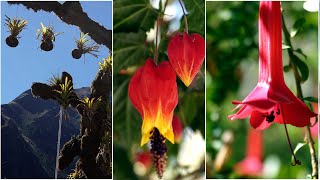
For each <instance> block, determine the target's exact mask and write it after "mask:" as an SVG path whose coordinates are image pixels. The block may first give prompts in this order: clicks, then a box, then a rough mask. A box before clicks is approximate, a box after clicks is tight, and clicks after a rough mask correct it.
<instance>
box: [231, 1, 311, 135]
mask: <svg viewBox="0 0 320 180" xmlns="http://www.w3.org/2000/svg"><path fill="white" fill-rule="evenodd" d="M281 25H282V24H281V10H280V2H276V1H272V2H270V1H261V2H260V11H259V78H258V84H257V86H256V87H255V88H254V89H253V91H252V92H251V93H250V94H249V95H248V96H247V97H246V98H245V99H244V100H243V101H242V102H239V101H233V104H238V106H237V107H236V108H235V109H238V108H240V109H239V111H238V112H237V113H236V114H233V115H230V116H229V118H231V120H234V119H243V118H246V117H248V116H251V117H250V124H251V126H252V127H254V128H257V129H266V128H268V127H269V126H270V125H271V123H272V122H276V123H280V124H291V125H293V126H296V127H303V126H306V125H308V124H309V123H310V118H311V117H314V116H316V115H317V114H315V113H313V112H312V111H310V110H309V108H308V107H307V106H306V105H305V104H304V103H303V102H302V101H301V100H300V99H298V98H297V97H296V96H295V95H294V94H293V93H292V92H291V91H290V90H289V89H288V87H287V86H286V84H285V82H284V77H283V69H282V41H281V40H282V38H281V35H282V34H281V30H282V27H281Z"/></svg>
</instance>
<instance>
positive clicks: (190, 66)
mask: <svg viewBox="0 0 320 180" xmlns="http://www.w3.org/2000/svg"><path fill="white" fill-rule="evenodd" d="M204 49H205V41H204V39H203V38H202V37H201V36H200V35H199V34H191V35H189V34H188V33H186V32H184V33H183V34H176V35H175V36H174V37H173V38H172V39H171V40H170V42H169V45H168V57H169V61H170V63H171V65H172V67H173V69H174V70H175V71H176V73H177V75H178V76H179V78H180V79H181V80H182V81H183V83H184V84H185V85H186V86H189V85H190V84H191V82H192V80H193V79H194V77H195V76H196V75H197V73H198V72H199V70H200V68H201V66H202V63H203V60H204V57H205V53H204Z"/></svg>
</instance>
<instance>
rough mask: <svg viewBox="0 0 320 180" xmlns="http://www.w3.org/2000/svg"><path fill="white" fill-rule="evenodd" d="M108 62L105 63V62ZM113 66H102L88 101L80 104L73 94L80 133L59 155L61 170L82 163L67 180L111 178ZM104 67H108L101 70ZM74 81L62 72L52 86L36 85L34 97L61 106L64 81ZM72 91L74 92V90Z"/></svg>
mask: <svg viewBox="0 0 320 180" xmlns="http://www.w3.org/2000/svg"><path fill="white" fill-rule="evenodd" d="M104 61H106V60H104ZM109 62H110V63H106V62H105V63H101V64H100V69H99V72H98V74H97V76H96V78H95V80H94V81H93V83H92V85H91V94H90V96H89V97H87V98H85V99H83V100H80V99H79V98H78V97H77V95H76V94H75V93H74V92H72V93H71V95H70V98H69V104H70V105H71V106H72V107H74V108H76V109H77V111H78V112H79V114H80V115H81V121H80V123H81V124H80V133H79V135H78V136H76V137H73V138H71V140H70V141H68V142H67V143H65V145H64V146H63V148H62V149H61V151H60V156H59V163H58V165H59V167H58V168H59V169H60V170H62V169H64V168H66V167H67V166H68V165H69V164H70V163H71V162H72V161H73V159H74V158H75V157H76V156H79V160H78V161H77V163H76V167H75V170H74V172H73V173H71V174H70V175H69V176H68V178H111V177H112V176H111V173H112V169H111V167H112V166H111V164H112V162H111V157H112V155H111V147H112V146H111V130H112V124H111V117H112V116H111V115H112V114H111V99H110V98H109V96H110V94H111V88H112V87H111V85H112V83H111V77H112V71H111V70H112V68H111V61H109ZM102 66H108V68H107V67H102ZM66 78H67V79H70V84H71V85H72V77H71V76H70V75H69V74H68V73H66V72H63V73H62V76H61V78H58V77H54V78H52V79H51V85H47V84H43V83H34V84H33V85H32V93H33V94H34V95H35V96H39V97H40V98H42V99H53V100H56V101H58V102H59V104H60V105H61V106H62V104H63V103H62V102H63V101H61V94H60V93H58V91H61V86H60V85H61V82H62V79H66ZM59 83H60V85H59ZM72 89H73V88H72Z"/></svg>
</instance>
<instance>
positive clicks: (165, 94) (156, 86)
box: [129, 58, 178, 146]
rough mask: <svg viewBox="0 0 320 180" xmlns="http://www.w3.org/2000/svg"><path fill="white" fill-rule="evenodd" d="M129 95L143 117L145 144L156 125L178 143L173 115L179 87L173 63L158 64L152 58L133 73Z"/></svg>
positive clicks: (167, 136) (143, 142)
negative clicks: (173, 125)
mask: <svg viewBox="0 0 320 180" xmlns="http://www.w3.org/2000/svg"><path fill="white" fill-rule="evenodd" d="M129 98H130V100H131V102H132V104H133V106H134V107H135V108H136V109H137V111H138V112H139V113H140V115H141V117H142V120H143V123H142V128H141V133H142V138H141V146H142V145H144V144H145V143H147V142H148V141H149V140H150V137H151V136H152V134H153V132H154V131H153V130H154V129H157V130H158V131H159V132H160V134H161V135H163V136H164V137H165V138H166V139H168V140H169V141H170V142H171V143H174V133H173V130H172V118H173V111H174V109H175V107H176V106H177V104H178V89H177V83H176V74H175V72H174V70H173V69H172V67H171V65H170V63H169V62H168V61H165V62H162V63H160V64H159V65H158V66H156V65H155V64H154V62H153V61H152V59H151V58H149V59H148V60H147V62H146V64H145V65H144V66H142V67H141V68H139V69H138V70H137V71H136V72H135V74H134V75H133V76H132V78H131V80H130V83H129Z"/></svg>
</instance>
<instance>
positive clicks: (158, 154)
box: [150, 128, 167, 179]
mask: <svg viewBox="0 0 320 180" xmlns="http://www.w3.org/2000/svg"><path fill="white" fill-rule="evenodd" d="M151 134H152V135H151V138H150V139H151V149H150V152H151V154H152V159H153V166H154V167H155V169H156V171H157V174H158V177H159V178H160V179H161V178H162V176H163V173H164V170H165V168H166V165H167V146H166V138H165V137H163V136H162V135H161V134H160V132H159V130H158V129H157V128H154V129H153V130H152V131H151Z"/></svg>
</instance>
